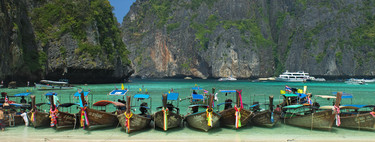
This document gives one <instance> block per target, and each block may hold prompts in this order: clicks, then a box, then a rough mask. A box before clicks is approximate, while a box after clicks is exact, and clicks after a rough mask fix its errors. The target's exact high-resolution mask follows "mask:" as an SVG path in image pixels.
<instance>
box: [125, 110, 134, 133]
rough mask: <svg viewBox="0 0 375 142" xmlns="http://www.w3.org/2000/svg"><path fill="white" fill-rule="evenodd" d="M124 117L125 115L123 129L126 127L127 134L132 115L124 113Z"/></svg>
mask: <svg viewBox="0 0 375 142" xmlns="http://www.w3.org/2000/svg"><path fill="white" fill-rule="evenodd" d="M124 115H125V127H126V130H127V132H128V133H129V132H130V118H131V117H132V116H133V113H132V112H130V114H129V115H127V114H126V112H125V113H124Z"/></svg>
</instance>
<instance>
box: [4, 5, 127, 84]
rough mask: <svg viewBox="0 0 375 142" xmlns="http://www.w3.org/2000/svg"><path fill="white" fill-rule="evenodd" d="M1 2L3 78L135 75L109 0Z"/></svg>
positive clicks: (87, 79)
mask: <svg viewBox="0 0 375 142" xmlns="http://www.w3.org/2000/svg"><path fill="white" fill-rule="evenodd" d="M0 2H1V3H0V5H1V10H0V11H1V13H0V20H1V21H0V26H1V27H4V28H1V34H0V39H1V40H0V51H1V53H2V56H1V64H0V67H1V71H0V79H5V80H7V81H10V80H20V81H22V82H26V80H30V81H38V80H39V79H52V80H58V79H61V78H63V79H69V80H70V82H71V83H105V82H122V81H124V79H127V78H128V77H129V76H130V75H131V74H132V72H133V70H132V69H131V67H130V66H129V64H130V61H129V60H128V57H127V54H128V53H129V51H127V49H126V47H125V45H124V43H123V42H122V41H121V32H120V30H119V28H118V25H117V21H116V19H115V18H114V16H113V13H112V10H113V8H112V6H111V5H110V4H109V2H108V1H107V0H17V1H5V0H0ZM21 84H22V83H21Z"/></svg>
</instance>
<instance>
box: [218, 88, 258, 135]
mask: <svg viewBox="0 0 375 142" xmlns="http://www.w3.org/2000/svg"><path fill="white" fill-rule="evenodd" d="M235 91H236V100H237V101H236V104H235V106H234V108H227V109H224V110H222V111H220V112H219V113H220V115H221V118H220V124H221V125H222V126H227V127H232V128H236V129H238V128H240V127H242V126H246V125H247V123H248V122H249V120H250V118H251V116H252V114H253V112H251V111H250V110H246V109H244V104H243V103H242V96H241V93H242V90H235Z"/></svg>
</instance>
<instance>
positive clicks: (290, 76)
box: [276, 70, 312, 82]
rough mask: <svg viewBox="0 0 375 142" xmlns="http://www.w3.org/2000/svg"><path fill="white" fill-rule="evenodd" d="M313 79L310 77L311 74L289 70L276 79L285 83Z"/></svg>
mask: <svg viewBox="0 0 375 142" xmlns="http://www.w3.org/2000/svg"><path fill="white" fill-rule="evenodd" d="M311 80H312V77H310V76H309V73H307V72H304V71H298V72H288V70H287V71H286V72H284V73H282V74H280V75H279V77H277V78H276V81H283V82H306V81H311Z"/></svg>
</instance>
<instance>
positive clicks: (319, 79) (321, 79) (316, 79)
mask: <svg viewBox="0 0 375 142" xmlns="http://www.w3.org/2000/svg"><path fill="white" fill-rule="evenodd" d="M313 81H321V82H323V81H326V79H324V78H315V79H314V80H313Z"/></svg>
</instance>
